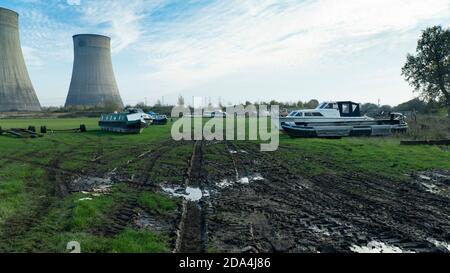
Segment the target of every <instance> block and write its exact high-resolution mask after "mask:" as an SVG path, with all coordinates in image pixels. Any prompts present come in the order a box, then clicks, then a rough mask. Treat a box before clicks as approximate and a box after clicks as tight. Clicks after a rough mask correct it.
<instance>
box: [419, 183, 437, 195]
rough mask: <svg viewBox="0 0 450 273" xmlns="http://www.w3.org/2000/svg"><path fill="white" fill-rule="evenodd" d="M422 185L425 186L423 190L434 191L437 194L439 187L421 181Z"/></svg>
mask: <svg viewBox="0 0 450 273" xmlns="http://www.w3.org/2000/svg"><path fill="white" fill-rule="evenodd" d="M422 186H424V187H425V191H427V192H430V193H434V194H438V193H439V192H440V191H439V188H438V187H437V186H436V185H433V184H429V183H422Z"/></svg>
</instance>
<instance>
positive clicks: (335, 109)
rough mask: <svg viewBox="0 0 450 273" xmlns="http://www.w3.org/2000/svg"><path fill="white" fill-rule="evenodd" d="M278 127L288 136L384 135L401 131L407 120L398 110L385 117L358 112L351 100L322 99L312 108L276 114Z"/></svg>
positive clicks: (405, 126)
mask: <svg viewBox="0 0 450 273" xmlns="http://www.w3.org/2000/svg"><path fill="white" fill-rule="evenodd" d="M280 127H281V128H282V129H283V130H284V131H285V132H286V133H287V134H288V135H290V136H292V137H325V138H339V137H346V136H387V135H391V134H393V133H396V132H405V131H406V130H407V129H408V124H407V123H406V121H405V117H404V116H403V115H402V114H399V113H393V114H391V116H390V118H387V119H374V118H371V117H368V116H365V115H364V116H362V115H361V112H360V106H359V104H357V103H354V102H325V103H322V104H320V105H319V106H318V107H317V108H316V109H314V110H298V111H293V112H291V113H290V114H289V115H288V116H287V117H285V118H280Z"/></svg>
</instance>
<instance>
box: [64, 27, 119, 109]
mask: <svg viewBox="0 0 450 273" xmlns="http://www.w3.org/2000/svg"><path fill="white" fill-rule="evenodd" d="M73 43H74V63H73V72H72V81H71V83H70V88H69V94H68V95H67V100H66V107H103V106H108V105H114V106H117V107H118V108H123V103H122V99H121V98H120V94H119V89H118V88H117V83H116V79H115V77H114V72H113V67H112V61H111V39H110V38H109V37H106V36H101V35H94V34H80V35H75V36H73Z"/></svg>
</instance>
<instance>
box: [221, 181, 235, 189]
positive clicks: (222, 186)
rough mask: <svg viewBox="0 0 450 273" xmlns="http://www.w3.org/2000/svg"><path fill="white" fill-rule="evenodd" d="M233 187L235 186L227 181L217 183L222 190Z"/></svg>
mask: <svg viewBox="0 0 450 273" xmlns="http://www.w3.org/2000/svg"><path fill="white" fill-rule="evenodd" d="M232 185H233V182H230V181H228V180H227V179H224V180H222V181H221V182H219V183H217V187H219V188H221V189H225V188H227V187H230V186H232Z"/></svg>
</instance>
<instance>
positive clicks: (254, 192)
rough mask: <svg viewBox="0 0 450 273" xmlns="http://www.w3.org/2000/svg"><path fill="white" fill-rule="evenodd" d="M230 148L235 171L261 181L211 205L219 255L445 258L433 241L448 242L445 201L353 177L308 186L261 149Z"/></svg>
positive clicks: (410, 187)
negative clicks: (376, 248) (388, 253)
mask: <svg viewBox="0 0 450 273" xmlns="http://www.w3.org/2000/svg"><path fill="white" fill-rule="evenodd" d="M226 147H227V149H232V150H233V151H234V152H233V153H230V157H231V158H232V160H230V161H231V162H232V166H230V168H235V169H237V170H238V173H240V174H239V175H240V176H248V175H251V174H255V173H258V174H260V175H262V176H263V177H264V181H260V182H254V183H251V184H250V185H245V186H236V187H232V188H227V189H225V190H222V191H221V193H220V194H218V195H216V197H215V198H213V200H211V202H212V206H213V208H214V213H213V215H212V217H210V218H209V219H208V227H209V229H208V234H209V241H210V243H211V244H212V245H215V246H216V247H218V248H219V249H222V250H225V251H233V252H240V251H250V252H335V251H339V252H349V251H350V247H351V246H352V245H358V246H360V245H367V243H369V242H371V241H373V240H376V241H381V242H384V243H388V244H391V245H395V246H397V247H400V248H401V249H402V250H405V251H415V252H427V251H446V249H444V248H442V247H441V248H437V247H436V246H435V245H433V244H432V243H430V240H439V241H442V242H448V241H449V240H450V220H449V215H450V208H449V206H448V205H449V199H448V198H445V197H442V196H438V195H434V194H430V193H428V192H425V191H424V190H423V189H420V187H418V186H417V185H416V184H414V183H409V182H405V181H391V180H388V179H386V178H384V177H382V176H368V175H364V174H358V173H352V172H349V173H348V174H346V175H344V176H341V177H338V176H335V175H333V174H327V175H323V176H319V177H315V178H314V179H311V180H307V179H305V178H303V177H302V176H300V175H299V174H298V173H296V172H295V167H294V168H293V167H292V166H295V163H293V162H290V164H293V165H290V164H289V163H286V162H284V161H283V158H282V157H277V156H276V155H273V154H271V153H261V152H259V150H258V149H259V147H258V146H257V145H254V144H250V143H239V144H236V143H231V142H227V143H226ZM241 150H242V151H243V152H237V153H236V151H241Z"/></svg>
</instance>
